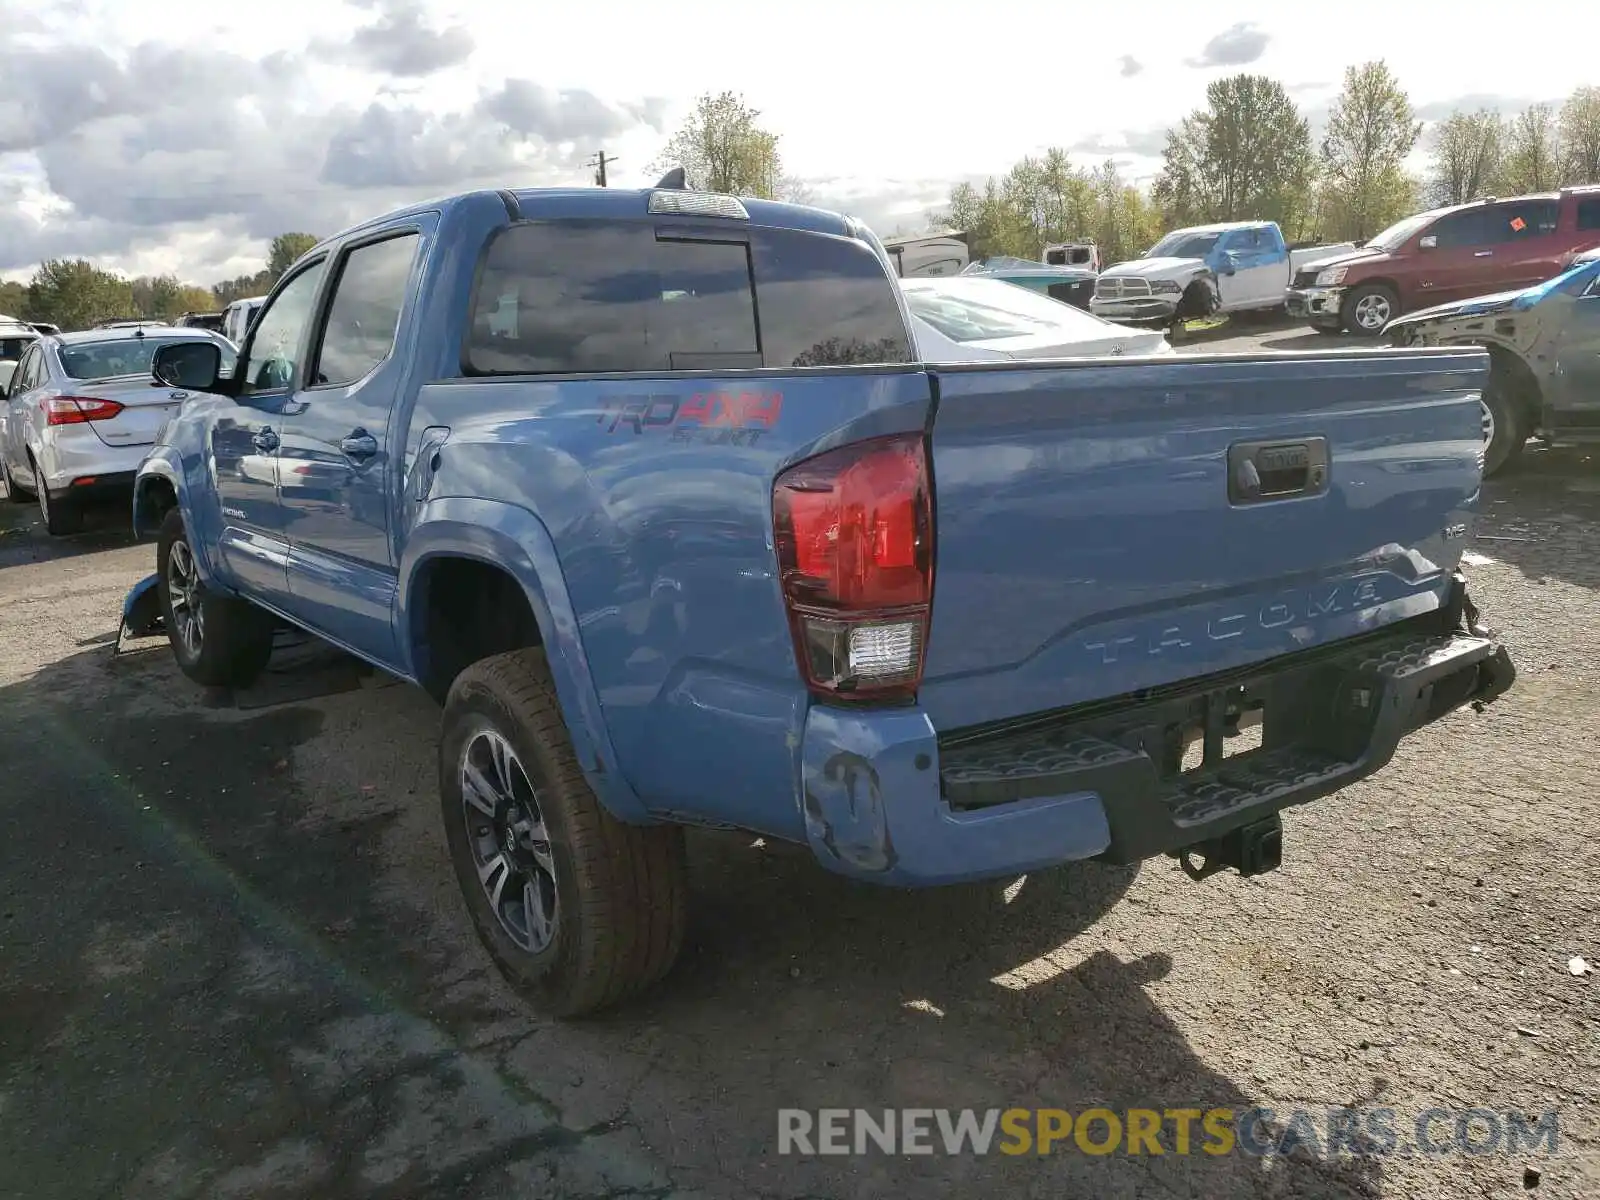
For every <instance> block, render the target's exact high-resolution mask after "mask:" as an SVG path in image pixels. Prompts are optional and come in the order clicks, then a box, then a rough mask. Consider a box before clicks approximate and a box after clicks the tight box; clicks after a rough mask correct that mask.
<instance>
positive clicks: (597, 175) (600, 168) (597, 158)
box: [588, 150, 617, 187]
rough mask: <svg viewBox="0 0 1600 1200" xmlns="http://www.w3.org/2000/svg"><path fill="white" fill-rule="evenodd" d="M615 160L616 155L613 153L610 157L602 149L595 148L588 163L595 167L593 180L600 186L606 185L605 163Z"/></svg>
mask: <svg viewBox="0 0 1600 1200" xmlns="http://www.w3.org/2000/svg"><path fill="white" fill-rule="evenodd" d="M616 161H617V157H616V155H614V154H613V155H612V156H611V157H610V158H607V157H606V152H605V151H604V150H596V151H595V152H594V157H593V158H591V159H590V160H589V163H588V165H589V166H591V167H593V168H595V172H594V181H595V182H596V183H598V184H599V185H600V186H601V187H605V186H606V164H607V163H614V162H616Z"/></svg>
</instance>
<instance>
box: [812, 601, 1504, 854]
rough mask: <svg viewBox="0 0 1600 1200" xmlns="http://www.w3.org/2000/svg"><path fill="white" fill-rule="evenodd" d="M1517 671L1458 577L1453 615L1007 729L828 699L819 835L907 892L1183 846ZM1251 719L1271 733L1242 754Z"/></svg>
mask: <svg viewBox="0 0 1600 1200" xmlns="http://www.w3.org/2000/svg"><path fill="white" fill-rule="evenodd" d="M1515 676H1516V672H1515V669H1514V668H1513V666H1512V663H1511V659H1510V657H1509V655H1508V654H1507V653H1506V651H1505V648H1504V647H1503V646H1501V645H1500V643H1499V641H1498V640H1497V639H1496V637H1495V636H1494V634H1493V633H1492V631H1490V630H1488V629H1487V628H1486V627H1485V626H1483V625H1482V623H1481V622H1480V621H1479V619H1478V614H1477V612H1476V610H1475V609H1474V608H1473V607H1472V603H1471V601H1470V599H1468V597H1467V594H1466V588H1465V583H1464V581H1463V580H1462V579H1461V578H1460V576H1457V577H1456V580H1455V584H1454V586H1453V588H1452V590H1451V593H1450V600H1449V602H1448V603H1447V604H1446V605H1445V607H1444V608H1443V609H1442V610H1439V611H1436V612H1434V613H1432V614H1429V615H1427V616H1426V617H1421V618H1417V619H1415V620H1413V621H1407V622H1403V623H1400V624H1398V625H1395V626H1392V627H1390V628H1389V629H1387V630H1384V631H1382V632H1380V633H1376V634H1373V635H1369V636H1367V637H1363V638H1360V639H1353V640H1350V641H1347V642H1343V643H1338V644H1335V645H1331V646H1327V647H1322V648H1319V649H1317V650H1313V651H1308V652H1305V653H1303V654H1295V655H1289V656H1285V657H1283V658H1279V659H1275V660H1272V661H1270V662H1266V663H1262V664H1259V665H1258V666H1257V667H1255V668H1251V669H1247V670H1243V671H1238V672H1232V673H1229V674H1227V675H1224V676H1219V677H1213V678H1209V679H1203V680H1192V681H1187V682H1184V683H1181V684H1177V685H1174V686H1172V687H1170V688H1167V689H1161V690H1158V691H1157V692H1155V693H1153V694H1148V693H1147V694H1143V695H1139V696H1135V697H1122V698H1118V699H1115V700H1110V701H1105V702H1101V703H1097V704H1093V705H1085V706H1081V707H1079V708H1076V709H1072V710H1068V711H1066V712H1062V713H1056V714H1044V715H1040V716H1038V717H1034V718H1029V719H1027V720H1026V721H1024V722H1010V723H1008V724H1007V725H1006V726H1005V727H1002V728H995V729H988V730H980V731H959V732H957V733H955V734H953V735H948V736H945V737H943V738H941V737H940V735H939V734H938V733H937V732H936V731H935V730H934V728H933V726H932V723H931V722H930V721H929V720H928V718H927V716H926V714H924V713H923V712H922V711H921V710H920V709H916V708H907V709H896V710H870V711H869V710H861V711H856V710H847V709H836V708H825V707H820V706H819V707H816V708H813V709H812V710H811V713H810V716H809V717H808V720H807V724H806V733H805V739H804V743H803V747H802V753H801V783H802V802H803V806H804V812H805V822H806V833H807V838H808V840H809V842H810V844H811V848H812V850H813V852H814V853H815V854H816V856H817V858H818V859H819V860H820V861H821V862H822V863H823V865H825V866H827V867H829V868H831V869H832V870H835V871H838V872H841V873H843V874H846V875H850V876H854V877H856V878H860V879H867V880H871V881H875V882H880V883H886V884H897V885H912V886H916V885H930V884H943V883H956V882H961V881H965V880H973V879H984V878H994V877H998V876H1005V875H1012V874H1019V873H1023V872H1027V871H1031V870H1038V869H1041V868H1043V867H1047V866H1053V865H1057V864H1060V863H1064V862H1070V861H1074V860H1079V859H1086V858H1099V859H1101V860H1103V861H1109V862H1117V863H1131V862H1139V861H1141V860H1143V859H1146V858H1150V857H1153V856H1156V855H1161V854H1178V853H1180V852H1183V851H1186V850H1191V849H1194V848H1196V847H1201V846H1205V845H1207V844H1213V845H1214V844H1216V843H1217V842H1218V840H1219V839H1223V838H1225V837H1226V836H1227V835H1229V834H1230V833H1232V832H1234V831H1236V830H1241V829H1244V828H1245V827H1247V826H1251V827H1254V826H1257V825H1258V824H1259V823H1260V822H1262V821H1264V820H1268V819H1270V818H1272V817H1274V816H1275V815H1276V814H1277V813H1279V812H1281V811H1282V810H1283V809H1286V808H1290V807H1293V806H1295V805H1299V804H1305V803H1308V802H1310V801H1313V800H1317V799H1319V798H1321V797H1323V796H1327V795H1329V794H1330V793H1332V792H1335V791H1338V790H1339V789H1340V788H1343V787H1345V786H1347V785H1349V784H1351V783H1354V782H1356V781H1357V780H1359V779H1363V778H1365V777H1366V776H1368V775H1371V774H1372V773H1373V772H1375V771H1377V770H1379V769H1380V768H1381V767H1382V766H1383V765H1384V764H1385V763H1387V762H1388V761H1389V759H1390V758H1391V757H1392V756H1393V755H1394V752H1395V749H1396V747H1397V746H1398V745H1399V743H1400V741H1401V739H1402V738H1403V737H1405V735H1406V734H1408V733H1410V732H1412V731H1413V730H1415V729H1418V728H1420V727H1422V726H1423V725H1426V724H1428V723H1430V722H1432V721H1435V720H1438V719H1439V718H1440V717H1442V716H1444V715H1446V714H1447V713H1449V712H1451V711H1453V710H1455V709H1457V708H1460V707H1461V706H1463V705H1466V704H1483V703H1487V702H1489V701H1492V700H1494V699H1495V698H1496V697H1498V696H1500V695H1501V694H1503V693H1504V692H1505V691H1506V690H1507V689H1508V688H1509V687H1510V686H1511V684H1512V682H1513V680H1514V679H1515ZM1253 728H1254V729H1259V732H1260V744H1259V746H1257V747H1254V748H1252V749H1250V750H1248V751H1247V752H1243V753H1238V754H1229V753H1228V750H1229V747H1230V744H1232V743H1234V742H1235V739H1236V738H1239V737H1242V736H1245V735H1246V734H1247V733H1248V731H1249V730H1251V729H1253ZM1194 744H1198V745H1199V746H1201V747H1202V749H1203V758H1202V761H1201V762H1200V764H1199V765H1197V766H1194V767H1192V768H1191V769H1187V770H1186V769H1184V752H1185V748H1186V746H1192V745H1194ZM1190 756H1191V758H1192V757H1193V753H1192V750H1191V755H1190Z"/></svg>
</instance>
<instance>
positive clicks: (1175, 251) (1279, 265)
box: [1089, 221, 1355, 326]
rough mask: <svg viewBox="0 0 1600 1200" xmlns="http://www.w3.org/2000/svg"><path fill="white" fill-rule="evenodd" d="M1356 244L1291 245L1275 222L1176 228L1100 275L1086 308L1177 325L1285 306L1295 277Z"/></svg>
mask: <svg viewBox="0 0 1600 1200" xmlns="http://www.w3.org/2000/svg"><path fill="white" fill-rule="evenodd" d="M1354 249H1355V243H1353V242H1341V243H1339V244H1337V245H1331V246H1309V247H1308V246H1299V245H1297V246H1290V245H1289V244H1288V243H1287V242H1285V241H1284V239H1283V230H1281V229H1279V228H1278V225H1277V223H1276V222H1275V221H1229V222H1226V223H1224V224H1219V225H1195V226H1192V227H1190V228H1187V229H1175V230H1173V231H1172V232H1171V233H1169V234H1167V235H1166V236H1165V237H1164V238H1162V239H1161V240H1160V241H1159V242H1157V243H1156V244H1155V245H1154V246H1152V247H1150V249H1149V250H1147V251H1145V253H1144V255H1143V257H1141V258H1135V259H1132V260H1130V261H1129V262H1124V263H1117V264H1116V265H1115V266H1112V267H1107V268H1106V269H1105V270H1104V271H1102V272H1100V277H1099V280H1098V282H1097V283H1096V284H1095V289H1094V299H1092V300H1091V301H1090V302H1089V311H1090V312H1092V313H1094V315H1095V316H1097V317H1100V318H1102V319H1104V320H1107V321H1117V322H1120V323H1123V324H1130V325H1138V324H1156V325H1173V326H1176V325H1178V324H1179V323H1181V322H1183V321H1186V320H1189V319H1191V318H1196V317H1209V316H1211V315H1212V314H1213V313H1234V312H1245V311H1249V310H1262V309H1273V308H1280V307H1282V305H1283V303H1284V294H1285V293H1286V292H1287V291H1288V288H1289V281H1290V279H1292V278H1293V277H1294V275H1295V273H1296V272H1298V271H1301V270H1302V269H1304V268H1306V267H1310V266H1313V265H1314V264H1316V263H1319V262H1321V261H1322V260H1324V259H1329V258H1334V257H1337V256H1338V255H1341V254H1348V253H1349V252H1351V251H1353V250H1354Z"/></svg>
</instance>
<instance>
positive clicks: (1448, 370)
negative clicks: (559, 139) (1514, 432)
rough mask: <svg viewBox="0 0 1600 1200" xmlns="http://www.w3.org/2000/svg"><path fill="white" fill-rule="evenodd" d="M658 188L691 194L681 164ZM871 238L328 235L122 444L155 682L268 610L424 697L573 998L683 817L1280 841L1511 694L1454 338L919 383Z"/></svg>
mask: <svg viewBox="0 0 1600 1200" xmlns="http://www.w3.org/2000/svg"><path fill="white" fill-rule="evenodd" d="M675 185H676V186H675ZM911 330H912V325H911V321H910V318H909V316H908V313H907V311H906V309H905V307H904V304H903V302H902V299H901V297H900V295H899V291H898V289H897V287H896V285H895V283H894V282H893V280H892V271H891V268H890V266H889V264H888V261H887V258H886V255H885V253H884V251H883V249H882V246H881V244H880V243H879V242H878V240H877V239H876V238H875V237H874V236H873V235H872V234H871V233H870V232H869V231H868V230H867V229H866V228H865V227H864V226H862V225H861V224H859V223H858V222H856V221H854V220H851V219H849V218H846V217H841V216H838V215H834V214H831V213H825V212H821V211H817V210H814V209H808V208H802V207H796V206H790V205H784V204H777V203H769V202H764V201H758V200H744V201H740V200H737V199H734V198H732V197H727V196H713V195H706V194H700V193H695V192H692V191H688V190H685V189H683V188H682V186H681V182H680V181H679V180H675V179H670V178H669V180H664V181H663V183H662V185H659V186H657V187H656V188H652V189H647V190H643V191H623V190H598V189H582V190H535V191H516V192H513V191H502V192H495V191H481V192H476V193H472V194H469V195H462V196H458V197H455V198H453V199H450V200H447V201H444V202H440V203H434V204H427V205H422V206H419V207H414V208H410V209H407V210H405V211H401V212H396V213H393V214H391V215H389V216H386V217H384V218H382V219H380V220H375V221H372V222H369V223H367V224H365V225H362V226H360V227H358V228H355V229H352V230H349V231H347V232H345V233H343V234H340V235H339V236H337V237H335V238H332V239H330V240H328V241H326V242H324V243H323V244H321V245H320V246H317V247H316V248H315V249H313V250H312V251H311V252H309V253H308V254H307V255H306V256H305V257H303V258H302V259H301V260H300V261H299V262H298V263H296V264H295V265H294V267H293V268H291V269H290V271H289V272H288V273H287V274H286V275H285V276H284V277H283V279H282V280H280V281H279V283H278V284H277V285H276V286H275V287H274V288H273V290H272V293H271V295H270V296H269V297H268V298H267V300H266V302H265V304H264V305H263V307H262V309H261V312H260V314H259V315H258V316H257V318H256V320H255V322H254V325H253V327H252V329H251V332H250V334H249V337H248V338H247V340H246V341H245V343H244V345H243V347H242V348H241V350H240V353H239V356H238V365H237V368H236V370H235V371H234V372H232V373H231V374H230V375H229V376H228V377H226V378H223V377H222V376H221V375H220V374H219V371H218V367H219V363H218V361H217V357H216V351H215V349H214V348H213V347H211V346H210V345H209V344H206V343H194V344H184V345H179V346H173V347H169V348H164V349H163V350H162V351H161V352H160V354H159V355H158V356H157V358H156V361H155V363H154V367H153V369H154V371H155V373H156V376H157V378H158V379H159V380H161V381H162V382H164V383H167V384H169V385H172V386H179V387H184V388H189V389H191V390H194V391H196V392H197V393H200V394H197V395H195V396H194V397H193V398H192V399H191V400H189V401H188V402H187V403H186V404H185V406H184V407H183V409H182V410H181V411H180V412H179V414H177V415H176V416H175V417H174V418H173V419H172V420H171V422H170V423H169V425H168V426H167V427H166V429H165V430H164V432H163V434H162V436H161V437H160V439H159V441H158V444H157V445H156V447H155V448H154V449H153V450H152V452H151V453H150V455H149V458H148V459H147V460H146V461H145V463H144V464H143V466H142V467H141V469H140V471H139V474H138V480H137V486H136V497H135V501H134V525H135V528H136V530H138V531H139V532H140V533H141V534H142V535H145V536H152V537H154V538H155V539H156V540H157V546H156V566H157V571H156V576H155V579H156V583H155V585H154V586H155V587H156V588H157V589H158V591H159V597H160V602H161V605H162V607H163V610H164V616H165V623H166V626H167V629H168V632H169V636H170V638H171V642H172V647H173V650H174V652H175V654H176V656H177V661H178V664H179V665H180V666H181V668H182V669H183V670H184V672H186V673H187V674H188V675H189V676H191V677H192V678H193V679H195V680H197V681H199V682H201V683H203V684H207V685H215V686H242V685H244V684H246V683H248V682H249V680H250V679H251V678H252V677H253V676H255V675H256V674H257V673H259V672H260V671H261V670H262V668H263V667H264V665H265V664H266V662H267V658H268V655H269V654H270V652H271V646H272V632H273V628H274V626H275V625H278V624H280V623H282V622H289V623H292V624H293V625H295V626H299V627H301V628H303V629H306V630H309V631H311V632H312V633H314V634H317V635H319V636H321V637H322V638H325V639H327V641H329V642H332V643H334V644H336V645H338V646H341V647H343V648H344V649H346V650H348V651H349V652H350V653H352V654H355V655H358V656H360V657H361V658H363V659H366V660H368V661H369V662H371V663H373V664H376V665H377V666H378V667H381V668H382V669H384V670H386V671H389V672H392V673H393V674H395V675H397V676H400V677H402V678H404V679H406V680H410V681H413V682H415V683H417V684H419V685H420V686H422V687H423V688H426V689H427V690H428V691H429V692H430V693H432V695H433V696H435V697H436V698H437V699H438V700H439V701H440V702H441V703H442V705H443V727H442V732H441V737H440V748H439V787H440V792H441V794H442V810H443V817H444V821H445V825H446V829H447V831H448V842H449V848H450V853H451V856H452V858H453V861H454V867H455V870H456V872H457V874H458V876H459V877H460V882H461V886H462V890H463V893H464V895H465V898H466V903H467V905H468V907H469V908H470V911H471V914H472V918H473V921H474V924H475V926H476V928H477V931H478V933H479V935H480V936H481V938H482V940H483V942H484V944H485V946H486V947H487V949H488V950H489V952H490V953H491V955H492V956H493V957H494V959H495V960H496V962H497V963H498V965H499V966H500V968H501V969H502V970H503V971H504V973H505V974H506V975H507V977H508V978H509V979H510V980H511V981H512V982H513V983H514V984H516V985H517V986H519V988H520V989H521V990H522V991H523V992H524V993H525V994H527V995H528V996H529V997H530V998H531V999H533V1000H534V1001H535V1002H536V1003H538V1004H541V1005H543V1006H544V1007H545V1008H547V1009H548V1010H550V1011H553V1012H556V1013H561V1014H575V1013H581V1012H585V1011H588V1010H592V1009H595V1008H598V1007H601V1006H604V1005H607V1004H610V1003H613V1002H615V1001H617V1000H618V999H620V998H622V997H624V996H626V995H628V994H629V993H631V992H634V991H636V990H638V989H639V988H641V987H643V986H645V985H647V984H649V983H651V982H652V981H654V980H656V979H657V978H659V977H660V976H662V975H663V974H664V973H665V972H666V971H667V970H668V968H669V967H670V965H671V963H672V961H673V958H674V955H675V954H676V953H677V950H678V947H679V945H680V943H681V941H682V937H683V931H684V923H685V913H686V907H687V906H686V893H687V888H686V882H685V865H684V849H683V827H684V826H687V825H698V826H709V827H716V828H737V829H743V830H750V831H754V832H756V833H759V834H762V835H765V836H768V837H773V838H780V839H787V840H789V841H791V842H795V843H800V844H803V845H809V846H810V848H811V850H812V851H813V852H814V854H815V855H816V857H817V859H818V860H819V861H820V862H821V863H822V864H823V865H825V866H826V867H829V868H831V869H833V870H835V871H839V872H842V873H844V874H846V875H849V876H853V877H855V878H857V879H864V880H872V881H877V882H881V883H884V884H892V885H925V884H939V883H949V882H955V881H961V880H972V879H979V878H986V877H997V876H1011V875H1016V874H1019V873H1022V872H1027V871H1033V870H1036V869H1041V868H1045V867H1051V866H1056V865H1059V864H1063V863H1068V862H1072V861H1075V860H1082V859H1096V858H1098V859H1101V860H1105V861H1111V862H1119V863H1129V862H1137V861H1140V860H1143V859H1146V858H1149V857H1152V856H1158V855H1163V854H1170V855H1173V856H1175V857H1178V858H1179V860H1180V862H1181V863H1182V864H1183V866H1184V867H1185V869H1187V870H1188V871H1189V872H1190V873H1191V874H1193V875H1195V876H1197V877H1198V876H1203V875H1205V874H1209V873H1210V872H1212V871H1215V870H1219V869H1223V868H1233V869H1235V870H1238V871H1240V872H1242V873H1246V874H1250V873H1255V872H1259V871H1262V870H1270V869H1272V868H1273V867H1275V866H1277V865H1278V862H1279V856H1280V853H1281V829H1282V826H1281V824H1280V819H1279V813H1280V811H1281V810H1282V809H1284V808H1286V807H1288V806H1291V805H1295V804H1300V803H1303V802H1306V801H1310V800H1314V799H1317V798H1319V797H1322V796H1326V795H1328V794H1329V793H1331V792H1333V791H1335V790H1337V789H1338V788H1340V787H1342V786H1344V785H1345V784H1348V783H1350V782H1351V781H1352V780H1355V779H1359V778H1361V777H1363V776H1365V775H1368V774H1369V773H1371V772H1372V771H1374V770H1377V769H1378V768H1380V767H1381V766H1382V765H1383V764H1384V763H1385V762H1386V761H1387V760H1388V759H1389V758H1390V756H1391V755H1392V754H1393V752H1394V750H1395V747H1396V744H1397V743H1398V741H1399V740H1400V738H1401V737H1402V736H1403V735H1404V734H1406V733H1407V732H1408V731H1410V730H1412V729H1414V728H1416V727H1417V726H1419V725H1421V724H1423V723H1425V722H1428V721H1431V720H1434V719H1436V718H1438V717H1441V716H1443V715H1444V714H1446V713H1447V712H1449V711H1450V710H1452V709H1454V708H1457V707H1459V706H1461V705H1463V704H1467V703H1469V702H1473V701H1479V702H1481V701H1486V700H1489V699H1492V698H1493V697H1494V696H1496V695H1498V694H1499V693H1501V692H1502V691H1504V690H1505V688H1506V687H1507V686H1509V684H1510V682H1511V680H1512V668H1511V664H1510V661H1509V659H1508V657H1507V656H1506V654H1505V652H1504V650H1503V649H1502V648H1501V646H1500V644H1499V642H1498V641H1497V640H1496V638H1495V637H1494V635H1493V634H1492V633H1491V631H1489V630H1488V629H1487V628H1486V627H1484V626H1483V625H1482V624H1481V623H1480V622H1479V619H1478V615H1477V612H1476V610H1475V609H1474V608H1473V606H1472V604H1471V602H1470V600H1469V599H1468V597H1467V594H1466V590H1465V586H1464V583H1463V580H1462V578H1461V576H1460V575H1459V574H1458V572H1457V569H1456V568H1457V563H1458V559H1459V556H1460V551H1461V547H1462V546H1463V544H1464V540H1465V536H1466V532H1467V529H1468V521H1469V514H1470V512H1471V510H1472V508H1473V506H1474V504H1475V502H1476V500H1477V496H1478V489H1479V480H1480V472H1481V462H1480V459H1481V455H1482V449H1483V447H1482V441H1481V436H1480V421H1479V409H1478V396H1479V392H1480V390H1481V389H1482V386H1483V383H1484V379H1485V375H1486V371H1487V367H1488V359H1487V356H1486V355H1485V353H1484V352H1483V351H1481V350H1477V349H1438V350H1420V351H1413V350H1382V349H1371V350H1362V351H1354V352H1352V351H1344V352H1327V353H1314V354H1303V355H1293V356H1291V355H1277V356H1248V355H1245V356H1241V355H1218V356H1213V357H1206V358H1184V359H1176V360H1175V359H1172V358H1162V359H1147V360H1132V359H1115V360H1085V361H1071V362H1069V361H1055V362H1007V363H1001V364H995V363H981V364H979V363H974V364H971V365H962V364H957V365H940V366H939V367H937V368H933V367H930V366H927V365H924V364H922V363H920V362H919V360H918V355H917V351H916V346H915V341H914V337H913V334H912V332H911Z"/></svg>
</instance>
